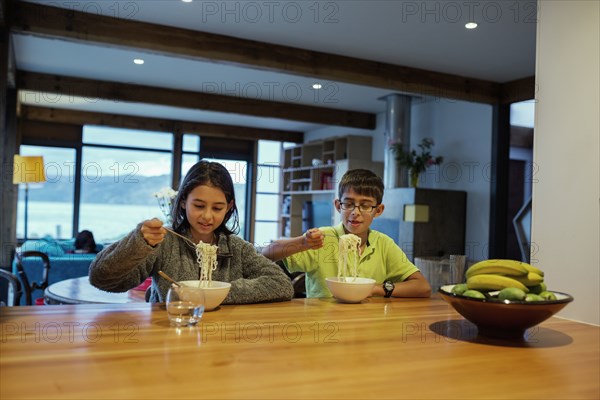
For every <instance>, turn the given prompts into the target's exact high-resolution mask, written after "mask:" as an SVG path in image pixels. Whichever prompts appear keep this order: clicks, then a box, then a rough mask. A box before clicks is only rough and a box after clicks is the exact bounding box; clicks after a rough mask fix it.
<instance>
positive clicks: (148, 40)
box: [11, 1, 500, 104]
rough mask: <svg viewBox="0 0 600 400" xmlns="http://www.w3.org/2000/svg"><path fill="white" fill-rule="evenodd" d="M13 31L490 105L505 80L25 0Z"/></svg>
mask: <svg viewBox="0 0 600 400" xmlns="http://www.w3.org/2000/svg"><path fill="white" fill-rule="evenodd" d="M11 30H12V31H13V32H18V33H24V34H34V35H40V36H47V37H59V38H61V39H64V40H72V41H86V42H94V43H101V44H104V45H109V46H115V47H119V48H136V49H143V50H144V51H147V52H152V53H157V54H163V55H170V56H176V57H186V58H193V59H200V60H210V61H212V62H220V63H223V64H228V65H237V66H243V67H251V68H256V69H261V70H268V71H274V72H280V73H288V74H294V75H301V76H308V77H312V78H321V79H327V80H331V81H337V82H346V83H351V84H357V85H365V86H371V87H379V88H384V89H390V90H392V91H400V92H407V93H413V94H419V95H426V96H435V97H443V98H452V99H457V100H467V101H475V102H482V103H489V104H494V103H496V102H497V101H498V98H499V96H500V84H498V83H495V82H490V81H485V80H480V79H471V78H468V77H463V76H459V75H452V74H445V73H440V72H435V71H429V70H423V69H417V68H411V67H405V66H400V65H394V64H388V63H382V62H375V61H369V60H364V59H359V58H353V57H346V56H339V55H335V54H328V53H322V52H317V51H311V50H305V49H299V48H294V47H289V46H281V45H274V44H268V43H263V42H258V41H253V40H246V39H239V38H234V37H229V36H224V35H217V34H212V33H206V32H200V31H194V30H188V29H181V28H175V27H166V26H162V25H157V24H150V23H146V22H139V21H133V20H126V19H119V18H114V17H107V16H102V15H95V14H91V13H84V12H79V11H73V10H67V9H63V8H58V7H49V6H44V5H40V4H35V3H29V2H22V1H17V2H15V3H14V11H13V18H12V22H11Z"/></svg>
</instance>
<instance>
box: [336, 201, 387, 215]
mask: <svg viewBox="0 0 600 400" xmlns="http://www.w3.org/2000/svg"><path fill="white" fill-rule="evenodd" d="M378 205H379V204H377V205H374V206H370V205H368V204H354V203H340V207H342V210H346V211H352V210H354V209H355V208H356V207H358V209H359V211H360V212H364V213H369V212H371V211H373V210H374V209H375V208H377V206H378Z"/></svg>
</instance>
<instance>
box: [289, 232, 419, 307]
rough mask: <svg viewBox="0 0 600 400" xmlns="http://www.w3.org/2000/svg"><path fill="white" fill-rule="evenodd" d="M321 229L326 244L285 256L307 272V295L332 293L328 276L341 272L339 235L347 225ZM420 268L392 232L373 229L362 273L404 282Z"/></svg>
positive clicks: (295, 267) (360, 266)
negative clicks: (392, 235) (391, 234)
mask: <svg viewBox="0 0 600 400" xmlns="http://www.w3.org/2000/svg"><path fill="white" fill-rule="evenodd" d="M319 229H320V230H321V231H323V233H324V234H325V241H324V242H325V243H324V245H323V247H322V248H320V249H317V250H306V251H301V252H299V253H296V254H294V255H292V256H289V257H287V258H285V259H284V260H283V262H284V263H285V266H286V267H287V269H288V270H289V271H290V272H299V271H301V272H306V297H332V295H331V292H330V291H329V289H328V288H327V284H326V283H325V278H330V277H334V276H337V272H338V251H339V250H338V245H339V241H338V238H339V237H340V236H341V235H344V234H345V232H344V227H343V225H342V224H341V223H340V224H339V225H337V226H327V227H323V228H319ZM418 270H419V269H418V268H417V267H416V266H415V265H414V264H413V263H411V262H410V260H409V259H408V257H406V254H404V252H403V251H402V249H400V247H398V245H396V243H394V241H393V240H392V239H391V238H390V237H389V236H387V235H385V234H383V233H381V232H377V231H374V230H370V231H369V240H368V243H367V247H366V248H365V250H364V251H363V254H361V256H360V262H359V264H358V276H360V277H363V278H372V279H375V281H376V282H377V283H383V281H385V280H388V279H389V280H391V281H393V282H400V281H403V280H405V279H406V278H408V277H409V276H410V275H412V274H413V273H415V272H417V271H418Z"/></svg>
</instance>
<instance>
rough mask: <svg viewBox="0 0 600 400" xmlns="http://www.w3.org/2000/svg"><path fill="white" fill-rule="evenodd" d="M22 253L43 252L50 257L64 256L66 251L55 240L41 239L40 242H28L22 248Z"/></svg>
mask: <svg viewBox="0 0 600 400" xmlns="http://www.w3.org/2000/svg"><path fill="white" fill-rule="evenodd" d="M21 251H41V252H42V253H46V254H47V255H48V256H55V257H56V256H62V255H64V254H65V251H64V250H63V248H62V247H61V246H60V244H59V242H58V241H56V240H54V239H49V240H48V239H47V238H43V239H39V240H27V241H26V242H25V243H23V245H22V246H21Z"/></svg>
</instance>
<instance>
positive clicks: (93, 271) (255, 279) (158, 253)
mask: <svg viewBox="0 0 600 400" xmlns="http://www.w3.org/2000/svg"><path fill="white" fill-rule="evenodd" d="M171 214H172V216H173V230H174V231H175V232H177V233H179V234H181V235H183V236H186V237H188V238H189V239H191V240H192V241H193V242H194V243H199V242H200V241H202V242H204V243H211V244H215V245H218V247H219V249H218V253H217V254H218V255H217V261H218V266H217V269H216V270H215V271H213V274H212V279H213V280H216V281H224V282H230V283H231V290H230V291H229V294H228V295H227V298H226V299H225V300H224V302H223V304H242V303H258V302H265V301H284V300H290V299H291V298H292V296H293V294H294V291H293V288H292V285H291V281H290V279H289V278H288V276H287V275H286V274H285V273H284V272H283V270H282V269H281V268H280V267H279V266H277V265H276V264H275V263H273V262H272V261H270V260H268V259H267V258H265V257H263V256H262V255H260V254H258V253H257V251H256V249H255V248H254V246H252V245H251V244H250V243H248V242H246V241H244V240H243V239H241V238H239V237H238V236H236V235H235V233H236V232H237V231H238V230H239V219H238V211H237V208H236V205H235V194H234V189H233V181H232V179H231V176H230V175H229V172H228V171H227V169H225V167H224V166H222V165H221V164H219V163H215V162H207V161H200V162H198V163H197V164H195V165H194V166H193V167H192V168H191V169H190V171H189V172H188V173H187V175H186V177H185V179H184V180H183V182H182V183H181V187H180V189H179V192H178V194H177V197H176V198H175V201H174V202H173V208H172V210H171ZM229 222H231V224H230V227H228V226H227V224H228V223H229ZM162 225H163V224H162V221H160V220H158V219H156V218H155V219H151V220H146V221H144V222H142V223H141V224H139V225H138V227H137V228H136V229H135V230H134V231H132V232H131V233H129V234H128V235H127V236H125V237H124V238H123V239H121V240H119V241H118V242H115V243H113V244H112V245H110V246H108V247H107V248H106V249H104V250H103V251H101V252H100V253H99V254H98V256H97V257H96V259H95V260H94V261H93V262H92V264H91V265H90V282H91V283H92V285H94V286H96V287H97V288H99V289H102V290H106V291H109V292H125V291H127V290H129V289H132V288H134V287H136V286H138V285H139V284H140V283H141V282H143V281H144V280H145V279H146V278H147V277H148V276H152V291H151V294H150V301H151V302H161V303H162V302H164V301H165V296H166V293H167V290H168V289H169V285H170V284H169V282H168V281H166V280H165V279H163V278H162V277H160V275H158V271H160V270H162V271H164V272H165V273H166V274H167V275H169V276H170V277H171V278H173V279H175V280H178V281H183V280H197V279H199V278H200V269H199V266H198V262H197V259H196V250H195V247H194V246H193V245H192V244H191V243H189V242H187V241H185V240H183V239H181V238H179V237H177V236H176V235H173V234H171V233H168V231H167V230H166V229H165V228H164V227H163V226H162Z"/></svg>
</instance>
